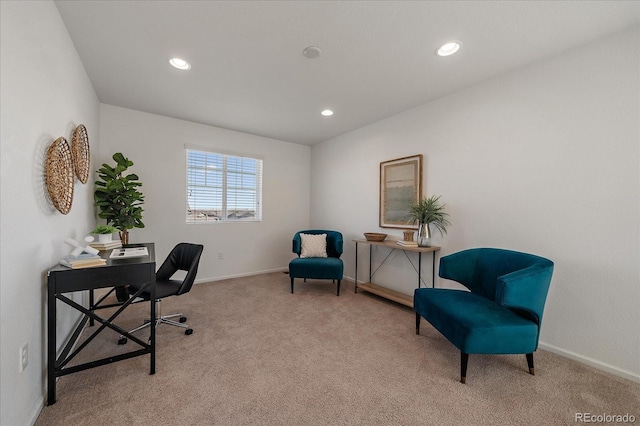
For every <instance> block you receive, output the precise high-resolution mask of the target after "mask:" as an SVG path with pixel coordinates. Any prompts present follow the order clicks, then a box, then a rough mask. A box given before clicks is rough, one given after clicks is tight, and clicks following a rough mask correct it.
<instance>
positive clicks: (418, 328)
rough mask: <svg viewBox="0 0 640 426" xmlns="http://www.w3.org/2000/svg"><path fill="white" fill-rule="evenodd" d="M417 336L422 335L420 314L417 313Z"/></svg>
mask: <svg viewBox="0 0 640 426" xmlns="http://www.w3.org/2000/svg"><path fill="white" fill-rule="evenodd" d="M416 334H420V314H419V313H417V312H416Z"/></svg>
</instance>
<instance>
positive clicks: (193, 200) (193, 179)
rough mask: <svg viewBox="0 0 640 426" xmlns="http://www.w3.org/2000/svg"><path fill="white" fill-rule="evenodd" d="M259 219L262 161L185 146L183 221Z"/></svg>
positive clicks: (242, 220) (260, 211)
mask: <svg viewBox="0 0 640 426" xmlns="http://www.w3.org/2000/svg"><path fill="white" fill-rule="evenodd" d="M260 220H262V160H261V159H258V158H251V157H240V156H235V155H229V154H222V153H215V152H207V151H200V150H195V149H191V148H187V223H202V222H220V221H223V222H251V221H253V222H255V221H260Z"/></svg>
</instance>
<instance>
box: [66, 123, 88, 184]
mask: <svg viewBox="0 0 640 426" xmlns="http://www.w3.org/2000/svg"><path fill="white" fill-rule="evenodd" d="M71 152H72V153H73V171H74V172H75V174H76V177H77V178H78V179H79V180H80V182H82V183H87V181H88V180H89V167H90V163H91V158H90V153H89V135H88V134H87V128H86V127H84V124H80V125H78V127H76V129H75V130H74V131H73V139H72V140H71Z"/></svg>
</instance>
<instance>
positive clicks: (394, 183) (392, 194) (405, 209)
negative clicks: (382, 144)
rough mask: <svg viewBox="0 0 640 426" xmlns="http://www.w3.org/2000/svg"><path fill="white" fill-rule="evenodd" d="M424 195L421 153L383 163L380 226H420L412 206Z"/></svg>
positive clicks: (415, 227) (403, 227)
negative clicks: (413, 219) (414, 219)
mask: <svg viewBox="0 0 640 426" xmlns="http://www.w3.org/2000/svg"><path fill="white" fill-rule="evenodd" d="M421 195H422V154H419V155H413V156H411V157H402V158H397V159H395V160H389V161H383V162H382V163H380V227H381V228H400V229H418V225H417V224H415V223H409V222H408V216H409V208H410V207H411V205H412V204H414V203H416V202H417V201H419V200H420V197H421Z"/></svg>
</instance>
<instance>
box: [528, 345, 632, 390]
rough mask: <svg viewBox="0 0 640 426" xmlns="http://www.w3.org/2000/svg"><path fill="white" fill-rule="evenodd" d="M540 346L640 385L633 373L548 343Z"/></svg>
mask: <svg viewBox="0 0 640 426" xmlns="http://www.w3.org/2000/svg"><path fill="white" fill-rule="evenodd" d="M538 346H539V348H540V349H544V350H546V351H549V352H553V353H554V354H557V355H560V356H563V357H565V358H569V359H573V360H575V361H578V362H581V363H583V364H586V365H588V366H590V367H593V368H597V369H598V370H603V371H606V372H607V373H611V374H613V375H616V376H618V377H622V378H624V379H628V380H631V381H634V382H636V383H640V375H638V374H636V373H633V372H631V371H627V370H623V369H621V368H618V367H615V366H613V365H609V364H607V363H604V362H602V361H598V360H596V359H593V358H589V357H586V356H584V355H581V354H578V353H575V352H572V351H569V350H566V349H562V348H559V347H557V346H554V345H550V344H548V343H544V342H540V343H539V344H538Z"/></svg>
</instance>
